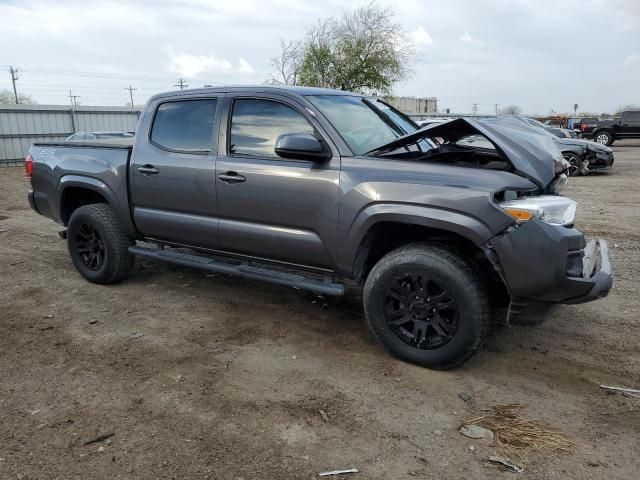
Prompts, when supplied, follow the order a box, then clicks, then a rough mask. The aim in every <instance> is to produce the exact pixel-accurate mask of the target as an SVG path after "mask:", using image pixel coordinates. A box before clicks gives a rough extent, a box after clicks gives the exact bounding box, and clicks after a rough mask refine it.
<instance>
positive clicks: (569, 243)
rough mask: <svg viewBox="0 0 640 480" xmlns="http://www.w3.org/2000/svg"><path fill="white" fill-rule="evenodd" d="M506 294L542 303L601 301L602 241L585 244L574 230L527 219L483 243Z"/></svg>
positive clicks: (607, 284)
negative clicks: (492, 254) (490, 252)
mask: <svg viewBox="0 0 640 480" xmlns="http://www.w3.org/2000/svg"><path fill="white" fill-rule="evenodd" d="M487 246H488V247H489V248H490V249H491V250H493V251H494V252H495V253H496V256H497V268H498V269H499V271H500V274H501V275H502V278H503V280H504V281H505V283H506V285H507V289H508V290H509V294H510V295H511V296H512V297H518V298H520V299H527V300H534V301H538V302H548V303H566V304H573V303H583V302H589V301H592V300H597V299H598V298H602V297H605V296H606V295H607V294H608V293H609V290H611V286H612V284H613V273H612V271H611V263H610V261H609V249H608V245H607V242H606V241H604V240H592V241H590V242H589V243H588V244H587V243H586V242H585V239H584V236H583V235H582V233H580V232H579V231H578V230H575V229H573V228H566V227H562V226H558V225H549V224H547V223H544V222H541V221H537V220H533V221H529V222H526V223H523V224H521V225H518V226H515V227H511V228H510V229H509V230H508V231H506V232H505V233H504V234H502V235H500V236H498V237H496V238H495V239H493V240H492V241H491V242H490V243H489V244H488V245H487Z"/></svg>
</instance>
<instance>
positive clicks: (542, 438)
mask: <svg viewBox="0 0 640 480" xmlns="http://www.w3.org/2000/svg"><path fill="white" fill-rule="evenodd" d="M523 409H524V407H523V406H522V405H519V404H513V405H494V406H492V407H491V408H490V409H489V411H490V412H491V413H489V414H487V415H483V416H481V417H477V418H472V419H471V420H467V421H466V422H464V424H463V425H477V426H479V427H483V428H486V429H489V430H491V431H492V432H493V435H494V440H493V445H494V446H495V447H497V448H499V449H500V450H502V451H503V452H504V453H505V454H506V455H510V456H515V457H518V458H519V459H520V460H521V461H524V462H526V460H527V457H528V454H529V453H533V452H535V453H540V454H544V455H548V454H569V453H571V452H572V451H573V448H574V443H573V442H572V441H571V440H570V439H569V438H567V436H566V435H564V434H562V433H560V432H557V431H554V430H551V429H549V428H548V427H546V426H545V425H544V424H543V423H542V422H540V421H538V420H528V419H526V418H522V417H521V416H520V414H521V412H522V410H523Z"/></svg>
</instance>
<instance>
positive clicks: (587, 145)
mask: <svg viewBox="0 0 640 480" xmlns="http://www.w3.org/2000/svg"><path fill="white" fill-rule="evenodd" d="M499 119H501V121H502V122H504V123H509V124H511V125H513V126H516V127H517V126H519V125H521V124H525V125H527V126H530V127H532V128H533V129H534V131H536V132H537V133H538V134H540V135H546V136H547V137H550V138H552V139H553V141H554V143H555V144H556V146H557V147H558V149H559V150H560V152H561V153H562V156H563V157H564V158H565V159H566V160H567V161H568V162H569V176H574V175H587V174H588V173H591V172H595V171H602V170H608V169H610V168H611V167H612V166H613V150H612V149H611V148H609V147H607V146H606V145H603V144H600V143H596V142H592V141H589V140H585V139H582V138H568V137H567V136H566V135H565V134H564V133H562V130H565V129H559V128H552V127H549V126H547V125H545V124H543V123H541V122H539V121H537V120H534V119H532V118H526V117H520V116H505V117H499Z"/></svg>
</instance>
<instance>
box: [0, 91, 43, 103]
mask: <svg viewBox="0 0 640 480" xmlns="http://www.w3.org/2000/svg"><path fill="white" fill-rule="evenodd" d="M15 103H16V97H15V95H14V94H13V91H12V90H9V89H7V88H3V89H2V90H0V105H15ZM18 103H20V104H23V105H32V104H34V103H36V102H35V101H34V100H33V98H31V95H22V94H20V93H19V94H18Z"/></svg>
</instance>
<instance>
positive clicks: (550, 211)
mask: <svg viewBox="0 0 640 480" xmlns="http://www.w3.org/2000/svg"><path fill="white" fill-rule="evenodd" d="M500 207H501V208H502V209H503V210H504V211H505V212H506V213H507V214H508V215H510V216H512V217H513V218H515V219H516V220H517V221H518V222H528V221H529V220H531V219H532V218H534V217H535V218H537V219H538V220H542V221H543V222H546V223H550V224H551V225H571V224H572V223H573V220H574V218H575V216H576V202H574V201H573V200H571V199H570V198H567V197H558V196H555V195H541V196H539V197H524V198H519V199H517V200H509V201H507V202H502V203H501V204H500Z"/></svg>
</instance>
